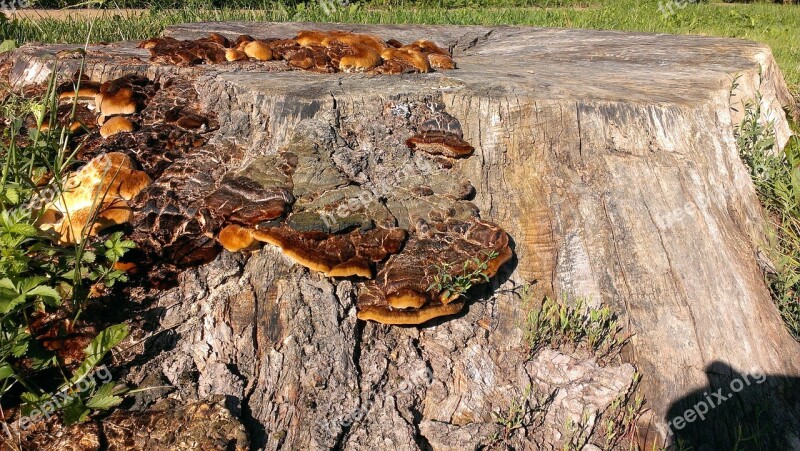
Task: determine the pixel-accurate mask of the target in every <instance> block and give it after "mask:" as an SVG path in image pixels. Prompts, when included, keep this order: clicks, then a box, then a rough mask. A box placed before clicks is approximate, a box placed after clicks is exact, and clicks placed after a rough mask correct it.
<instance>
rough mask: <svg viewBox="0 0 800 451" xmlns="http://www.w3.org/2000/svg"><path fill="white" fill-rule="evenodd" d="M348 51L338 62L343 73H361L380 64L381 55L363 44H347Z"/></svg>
mask: <svg viewBox="0 0 800 451" xmlns="http://www.w3.org/2000/svg"><path fill="white" fill-rule="evenodd" d="M348 47H349V51H347V53H346V54H345V55H343V56H342V57H341V59H340V60H339V70H341V71H343V72H363V71H367V70H370V69H372V68H374V67H376V66H378V65H380V64H381V55H380V54H379V53H378V52H376V51H375V50H373V49H372V48H371V47H368V46H366V45H363V44H348Z"/></svg>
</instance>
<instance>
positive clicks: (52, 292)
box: [28, 285, 61, 301]
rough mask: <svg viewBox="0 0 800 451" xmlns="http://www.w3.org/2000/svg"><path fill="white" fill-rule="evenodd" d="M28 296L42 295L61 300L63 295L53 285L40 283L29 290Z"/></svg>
mask: <svg viewBox="0 0 800 451" xmlns="http://www.w3.org/2000/svg"><path fill="white" fill-rule="evenodd" d="M28 296H40V297H43V298H49V299H54V300H56V301H60V300H61V295H60V294H58V291H56V289H55V288H53V287H48V286H47V285H39V286H38V287H36V288H34V289H32V290H31V291H29V292H28Z"/></svg>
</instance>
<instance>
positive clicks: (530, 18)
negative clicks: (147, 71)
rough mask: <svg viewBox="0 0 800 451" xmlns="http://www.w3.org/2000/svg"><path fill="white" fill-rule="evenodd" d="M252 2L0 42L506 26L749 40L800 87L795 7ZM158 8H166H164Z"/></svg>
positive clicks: (12, 34)
mask: <svg viewBox="0 0 800 451" xmlns="http://www.w3.org/2000/svg"><path fill="white" fill-rule="evenodd" d="M256 1H257V0H256ZM256 1H246V2H244V3H235V2H234V3H233V5H234V6H236V5H243V6H246V7H248V8H249V9H238V8H228V7H226V8H221V9H210V8H211V7H212V6H213V4H212V2H211V1H197V0H195V1H193V2H191V3H190V4H184V5H183V7H181V8H179V9H172V10H163V9H160V8H153V9H152V10H151V12H150V13H148V14H145V15H143V16H140V17H132V18H121V17H114V13H113V11H114V10H113V8H111V9H109V16H108V18H107V19H104V20H97V21H94V22H90V21H88V20H76V19H71V20H64V21H56V20H38V21H31V20H19V21H12V22H4V23H0V35H2V36H3V38H5V39H14V40H16V41H17V42H19V43H23V42H28V41H40V42H74V43H82V42H85V40H86V36H87V35H88V34H89V32H90V31H91V36H92V37H91V40H93V41H114V40H124V39H143V38H146V37H152V36H155V35H157V34H159V33H160V32H161V31H162V30H163V29H164V27H166V26H168V25H172V24H178V23H186V22H198V21H217V20H256V21H267V20H269V21H320V22H350V23H423V24H461V25H498V24H508V25H533V26H543V27H568V28H596V29H607V30H626V31H646V32H658V33H677V34H696V35H708V36H724V37H736V38H743V39H750V40H754V41H759V42H763V43H766V44H768V45H770V46H771V47H772V49H773V52H774V54H775V57H776V58H777V60H778V62H779V64H780V67H781V68H782V70H783V72H784V74H785V75H786V78H787V80H788V81H789V82H790V84H791V85H792V86H793V87H795V90H797V88H796V87H798V86H800V7H798V6H786V5H776V4H771V3H754V4H724V3H718V2H712V3H700V4H689V5H688V6H686V7H685V8H683V9H681V8H674V11H675V14H673V15H670V16H668V17H664V16H663V14H662V13H661V12H660V11H659V8H658V5H659V2H658V1H656V0H647V1H635V0H621V1H614V0H587V1H575V0H558V1H536V0H441V1H422V2H407V1H405V0H403V1H392V0H374V1H366V2H358V3H353V4H351V5H349V6H345V7H338V8H337V10H336V11H333V12H331V13H330V14H329V13H328V12H326V11H325V9H324V8H322V7H321V6H320V4H319V3H318V2H309V3H276V2H264V3H257V2H256ZM127 4H129V5H130V4H131V3H130V2H128V3H127ZM227 4H228V5H230V3H227ZM159 5H164V6H171V4H170V3H166V4H165V3H160V4H159ZM106 6H108V5H106Z"/></svg>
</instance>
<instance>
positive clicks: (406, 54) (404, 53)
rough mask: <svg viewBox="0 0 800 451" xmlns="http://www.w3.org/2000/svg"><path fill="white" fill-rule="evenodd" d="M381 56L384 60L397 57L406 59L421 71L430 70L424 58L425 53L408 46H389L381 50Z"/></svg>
mask: <svg viewBox="0 0 800 451" xmlns="http://www.w3.org/2000/svg"><path fill="white" fill-rule="evenodd" d="M381 58H383V59H384V60H391V59H399V60H403V61H406V62H408V63H409V64H411V65H412V66H414V67H415V68H416V69H417V70H418V71H419V72H422V73H425V72H430V70H431V66H430V64H429V63H428V59H427V58H425V55H423V54H422V53H420V52H419V51H417V50H413V49H409V48H400V49H396V48H393V47H389V48H387V49H385V50H384V51H383V52H381Z"/></svg>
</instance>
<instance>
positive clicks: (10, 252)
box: [0, 77, 133, 449]
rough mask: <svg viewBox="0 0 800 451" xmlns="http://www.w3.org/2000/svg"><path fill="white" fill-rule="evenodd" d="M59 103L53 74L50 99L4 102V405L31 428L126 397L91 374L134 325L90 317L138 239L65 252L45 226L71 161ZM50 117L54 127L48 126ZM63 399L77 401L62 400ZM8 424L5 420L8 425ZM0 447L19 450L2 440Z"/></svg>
mask: <svg viewBox="0 0 800 451" xmlns="http://www.w3.org/2000/svg"><path fill="white" fill-rule="evenodd" d="M57 99H58V94H57V92H56V88H55V80H54V77H51V80H50V83H49V84H48V87H47V93H46V94H45V95H43V96H42V97H36V98H21V97H17V96H15V95H8V96H5V98H3V99H2V100H0V406H2V410H3V411H4V412H8V413H9V414H11V413H13V412H14V409H15V408H17V407H19V409H20V410H19V414H20V420H21V421H23V422H26V424H30V423H35V422H38V421H42V416H41V415H39V414H38V413H37V412H44V411H47V412H49V413H48V415H49V414H50V413H53V412H55V411H58V412H60V413H61V414H62V415H63V418H64V420H65V421H66V422H67V423H72V422H78V421H82V420H84V419H85V418H86V416H87V415H88V414H89V413H90V412H91V411H92V410H97V409H100V410H104V409H107V408H110V407H113V406H114V405H116V404H118V403H119V402H120V401H122V398H120V397H118V396H116V395H117V394H119V390H118V389H117V388H116V387H115V385H116V384H113V383H109V384H106V385H104V386H99V385H97V384H95V380H94V379H93V378H92V379H91V380H87V378H88V377H89V376H90V374H91V373H92V372H93V371H94V370H95V369H96V368H97V367H98V365H100V363H101V362H102V360H103V359H104V357H105V356H106V355H107V354H108V353H109V352H110V351H111V349H112V348H114V347H115V346H116V345H117V344H119V342H120V341H122V340H123V339H124V338H125V337H126V336H127V334H128V326H127V325H124V324H116V325H110V326H108V327H106V328H105V329H104V330H102V331H100V332H96V329H97V327H99V326H101V325H103V324H99V323H90V322H88V321H87V319H86V316H87V314H86V312H88V311H90V309H91V308H93V307H95V306H97V305H99V303H100V299H102V296H100V294H102V293H104V292H105V291H107V290H110V288H111V287H112V286H113V285H114V284H115V283H116V282H123V281H125V280H127V276H126V275H125V274H124V273H123V272H122V271H119V270H116V269H113V265H114V264H115V263H116V262H117V261H118V260H119V258H120V257H122V255H123V254H124V253H125V252H126V251H127V250H128V249H129V248H130V247H132V246H133V243H132V242H128V241H123V240H122V234H121V232H117V233H115V234H113V235H111V236H107V237H105V238H104V239H99V238H97V239H91V240H90V239H86V236H84V239H83V240H82V241H81V242H80V243H79V244H75V245H74V246H57V245H54V243H53V242H52V241H51V240H50V239H48V238H46V237H45V236H43V235H44V234H43V233H41V229H40V228H39V225H38V224H39V223H38V220H39V219H40V218H41V217H42V215H43V214H44V213H45V211H46V210H47V209H48V208H50V206H51V201H50V200H45V199H59V197H61V196H63V193H64V191H63V189H64V185H63V183H62V175H63V174H65V173H66V172H67V171H68V170H69V169H70V167H71V166H72V163H73V154H72V152H73V149H72V148H71V147H70V141H71V140H70V135H69V133H68V131H67V130H66V129H65V128H64V127H62V126H61V125H57V124H59V121H58V120H57V118H56V113H55V112H56V108H57ZM72 108H73V110H72V111H73V113H72V114H74V108H75V107H74V105H73V107H72ZM45 121H47V123H48V124H52V126H51V127H48V128H47V129H46V130H42V124H43V123H44V122H45ZM70 122H71V121H68V122H67V123H70ZM48 179H49V181H46V180H48ZM61 200H63V197H61ZM99 201H100V202H102V199H99ZM67 214H69V212H67ZM98 296H99V297H98ZM76 336H77V338H76ZM84 338H85V339H91V342H90V343H88V345H87V346H85V347H84V348H83V349H82V352H77V353H76V352H70V353H66V354H65V353H59V351H60V350H61V349H64V350H68V349H70V346H76V347H78V346H81V344H82V343H83V341H81V340H84ZM48 340H50V341H48ZM46 343H55V344H46ZM59 343H60V344H59ZM75 354H79V355H77V356H76V355H75ZM79 359H80V360H79ZM78 386H80V387H83V388H82V389H78V388H77V387H78ZM55 393H62V394H63V393H69V394H70V396H69V397H68V398H66V397H65V398H63V400H62V401H60V402H59V403H55V402H54V401H53V400H54V399H56V398H55V395H54V394H55ZM23 418H25V420H23ZM6 419H7V417H5V416H1V417H0V426H2V427H5V424H4V422H5V421H6ZM3 430H7V429H5V428H4V429H3ZM0 441H2V442H3V444H4V445H6V446H10V448H4V449H15V444H13V443H9V442H8V441H7V440H6V438H5V437H3V436H2V435H0Z"/></svg>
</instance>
